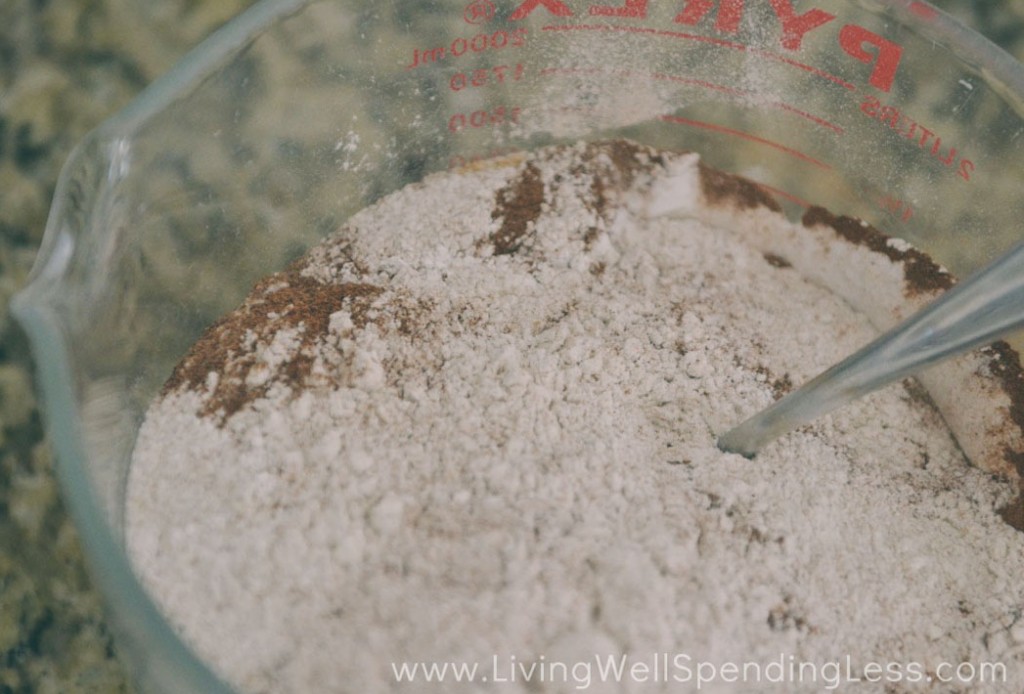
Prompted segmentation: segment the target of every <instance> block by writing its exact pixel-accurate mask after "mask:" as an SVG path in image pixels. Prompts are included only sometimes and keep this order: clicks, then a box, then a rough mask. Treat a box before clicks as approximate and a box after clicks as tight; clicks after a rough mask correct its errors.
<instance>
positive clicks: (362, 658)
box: [127, 143, 1024, 693]
mask: <svg viewBox="0 0 1024 694" xmlns="http://www.w3.org/2000/svg"><path fill="white" fill-rule="evenodd" d="M652 156H654V155H653V154H651V153H648V152H646V151H643V150H640V149H638V148H634V147H631V146H627V145H625V144H623V143H618V144H614V145H607V146H604V147H593V146H592V147H582V146H579V147H576V148H572V149H569V148H563V149H554V150H545V151H542V152H541V153H540V154H533V155H530V158H529V159H525V160H524V159H523V158H519V159H511V160H506V161H504V162H495V163H492V164H491V165H490V166H485V167H480V168H478V169H477V170H475V171H472V172H461V173H452V174H447V175H438V176H433V177H431V178H429V179H428V180H427V181H425V182H424V183H421V184H417V185H414V186H411V187H409V188H407V189H405V190H403V191H401V192H399V193H396V194H394V195H392V196H390V197H388V198H386V199H384V200H382V201H381V202H380V203H379V204H377V205H375V206H374V207H373V208H371V209H368V210H366V211H364V212H363V213H360V214H359V215H357V216H356V217H355V218H353V219H352V220H350V222H349V223H348V224H347V225H346V227H345V228H344V229H342V230H341V231H340V232H339V234H338V235H337V236H336V237H334V238H333V239H331V240H329V241H328V242H327V243H326V244H325V245H322V246H321V247H320V248H318V249H317V250H316V251H314V252H313V253H312V255H311V257H310V258H308V259H307V260H306V261H305V262H304V264H303V265H301V266H298V267H297V268H293V269H292V270H291V271H290V272H289V273H282V274H279V275H277V276H274V277H273V278H271V279H269V280H267V281H265V282H264V283H262V284H261V285H260V286H258V287H257V289H256V290H255V291H254V294H253V295H252V297H251V298H250V299H249V300H248V302H247V304H246V306H245V307H243V309H242V310H241V311H240V312H239V313H237V314H236V315H235V316H234V317H233V318H229V319H228V320H227V321H226V322H224V323H221V324H219V325H218V326H215V328H214V329H213V331H212V332H211V334H210V335H208V336H207V338H204V340H205V342H201V343H200V345H198V346H197V348H196V349H195V350H194V352H193V353H192V354H191V355H190V357H188V358H187V359H186V360H185V362H184V363H183V364H182V365H181V366H180V367H179V370H178V371H177V372H176V373H175V375H174V376H173V377H172V379H171V382H170V383H169V386H168V389H167V392H166V394H165V396H164V397H162V399H160V400H159V401H158V402H156V403H155V404H154V406H153V407H152V409H151V410H150V412H149V414H148V416H147V420H146V422H145V424H144V425H143V427H142V431H141V433H140V437H139V441H138V446H137V450H136V454H135V460H134V465H133V468H132V475H131V478H130V482H129V494H128V502H127V503H128V508H127V517H128V544H129V549H130V552H131V555H132V558H133V560H134V562H135V564H136V566H137V567H138V570H139V572H140V574H141V575H142V577H143V579H144V581H145V583H146V585H147V586H148V587H149V588H150V590H151V592H152V594H153V595H154V596H155V598H156V599H157V601H158V603H159V604H160V605H161V607H162V608H163V609H164V610H165V612H166V613H167V614H168V615H169V617H170V619H171V621H172V622H173V623H174V624H175V625H176V626H177V627H178V628H179V629H180V630H181V632H182V633H183V634H184V636H185V637H186V638H187V640H188V641H189V642H190V643H192V644H194V647H195V649H196V651H197V652H198V653H199V654H201V656H202V657H203V658H204V659H206V660H207V661H208V662H210V663H211V664H213V666H214V667H215V669H216V670H217V671H218V672H220V673H222V674H223V675H224V677H225V678H226V679H227V680H228V681H230V682H231V683H232V684H234V685H235V686H237V687H238V688H239V690H240V691H243V692H251V693H257V692H260V693H262V692H379V691H392V690H399V691H409V692H421V691H453V692H461V691H466V692H471V691H486V692H492V691H493V692H556V691H557V692H561V691H580V690H584V689H585V690H586V691H595V692H596V691H601V692H604V691H607V692H620V691H627V692H628V691H637V692H647V691H662V690H671V691H692V690H693V689H695V683H694V682H692V681H691V682H690V683H689V684H680V683H679V682H677V681H670V682H669V683H667V684H666V683H665V682H664V677H663V675H668V677H669V678H670V679H671V678H677V679H678V678H685V677H686V676H687V672H689V673H690V674H691V675H693V676H694V677H695V676H696V667H697V663H698V662H700V661H707V662H708V663H710V664H712V665H713V666H715V667H725V668H727V667H728V664H729V663H735V664H737V665H740V666H742V665H743V664H744V663H755V664H759V665H761V666H766V665H768V664H769V663H771V662H773V661H774V662H776V663H778V664H779V665H780V666H781V665H782V664H787V665H786V666H787V667H790V666H792V665H794V664H798V663H801V662H807V663H810V664H812V665H813V666H814V667H816V668H818V669H817V670H816V672H815V673H813V674H816V676H817V681H816V682H815V681H813V680H812V679H811V678H812V672H811V671H810V670H807V669H805V671H804V672H803V679H804V682H803V683H802V684H801V683H800V682H793V681H791V680H785V679H784V681H782V682H778V681H776V682H774V683H773V682H768V681H762V682H760V683H757V682H756V681H754V680H753V679H751V677H752V676H753V673H754V672H755V670H751V669H748V672H747V676H748V679H747V681H746V683H743V681H742V680H739V681H736V680H735V679H734V681H736V683H729V682H728V681H727V680H728V677H726V678H725V679H722V678H719V679H718V680H717V681H715V682H712V683H706V684H704V685H703V689H702V691H718V692H751V691H755V692H756V691H778V692H797V691H824V690H825V689H826V687H827V686H828V685H829V683H830V682H832V679H834V678H833V677H832V676H833V675H834V676H837V677H838V676H845V675H846V672H847V667H849V672H850V675H851V676H854V677H856V676H861V677H867V678H871V677H876V676H877V677H876V678H877V679H878V680H879V681H880V683H879V684H867V683H861V684H860V685H859V686H858V687H857V688H856V691H857V692H882V691H896V692H902V691H943V692H948V691H961V690H964V691H967V690H970V686H969V685H967V684H955V683H954V684H953V685H944V686H943V687H941V688H940V687H938V686H937V683H934V682H933V683H932V684H933V685H936V686H935V687H934V688H930V687H927V686H924V685H921V684H917V685H910V684H907V683H905V682H902V683H901V682H893V681H892V679H891V678H892V677H893V675H892V673H893V670H892V668H900V672H901V673H902V675H904V676H905V677H906V678H909V679H913V677H914V673H915V672H916V673H917V676H918V677H923V676H925V674H927V673H931V674H933V675H934V674H936V673H937V672H938V668H939V666H940V664H941V663H943V662H949V663H953V664H958V663H960V662H969V663H972V664H974V665H975V666H979V664H980V663H981V662H982V661H1001V662H1002V663H1004V664H1005V666H1006V668H1007V669H1008V678H1009V680H1008V681H1009V683H1008V684H1006V685H991V684H989V685H975V686H976V687H977V689H976V691H986V692H989V691H991V692H1003V691H1005V692H1010V691H1019V690H1020V686H1021V682H1022V681H1024V680H1022V679H1021V662H1022V655H1021V654H1022V652H1024V620H1021V619H1020V617H1021V605H1022V600H1024V579H1022V577H1024V552H1022V550H1024V535H1022V534H1021V533H1019V532H1018V531H1016V530H1014V529H1012V528H1010V527H1009V526H1007V525H1006V524H1005V523H1004V522H1003V521H1002V519H1000V518H999V516H998V515H997V514H996V513H995V511H994V509H995V508H997V507H999V506H1001V505H1002V504H1005V503H1006V502H1007V501H1008V500H1009V499H1010V497H1011V496H1012V492H1011V490H1010V485H1008V484H1007V483H1005V482H1000V481H998V480H996V479H994V478H993V477H992V476H990V475H988V474H985V473H983V472H981V471H979V470H977V469H974V468H972V467H969V466H968V464H967V463H966V462H965V460H964V459H963V456H962V454H961V453H960V452H959V450H958V448H957V446H956V445H955V443H954V442H953V440H952V439H951V436H950V434H949V432H948V430H947V429H946V427H945V425H944V424H943V421H942V419H941V417H940V416H939V415H938V414H937V413H936V412H935V411H934V409H932V408H931V407H930V406H929V405H928V404H927V403H926V400H925V399H924V398H922V397H920V396H919V395H918V394H917V391H916V389H915V388H914V387H911V386H907V385H900V386H894V387H891V388H889V389H887V390H884V391H882V392H880V393H877V394H875V395H873V396H871V397H868V398H866V399H864V400H862V401H861V402H858V403H856V404H854V405H853V406H851V407H849V408H846V409H844V410H842V411H840V412H839V413H837V414H835V415H833V416H832V417H827V418H824V419H823V420H821V421H820V422H818V423H816V424H815V425H813V426H812V427H809V428H807V429H805V430H803V431H800V432H797V433H794V434H792V435H790V436H788V437H786V438H784V439H782V440H780V441H779V442H777V443H776V444H773V445H772V446H770V447H768V448H767V449H766V450H765V451H764V452H763V453H762V454H761V455H760V456H759V457H758V458H757V459H756V460H754V461H750V460H745V459H743V458H741V457H738V456H734V455H727V454H724V453H721V452H719V451H718V450H717V448H716V447H715V433H720V432H721V431H724V430H725V429H726V428H728V427H729V426H730V425H732V424H734V423H735V422H737V421H738V420H739V419H740V418H741V417H742V416H745V415H749V414H751V413H752V412H753V411H755V410H756V409H758V408H760V407H762V406H764V405H767V404H768V403H769V402H771V401H772V400H773V399H774V398H775V397H776V394H777V393H778V392H782V391H784V390H786V389H787V388H788V387H790V384H798V383H800V382H802V381H803V380H805V379H806V378H808V377H810V376H812V375H814V373H816V372H818V371H819V370H821V369H822V368H823V367H825V366H828V365H829V364H831V363H832V362H834V361H835V360H836V359H838V358H839V357H841V356H844V355H845V354H847V353H849V352H850V351H852V350H853V349H855V348H856V347H858V346H860V345H861V344H862V343H863V342H865V341H866V340H868V339H869V338H870V337H871V336H872V335H873V329H872V328H871V326H870V325H869V324H868V323H867V321H866V319H864V318H863V317H861V316H860V315H859V314H857V313H855V312H853V311H852V310H851V309H850V308H849V307H848V306H847V305H846V304H845V303H844V302H843V301H841V300H840V299H838V298H837V297H836V296H835V295H833V294H831V293H830V292H828V291H825V290H823V289H821V288H819V287H817V286H815V285H812V284H810V283H808V282H806V281H805V280H803V279H802V278H801V276H800V275H798V274H797V272H796V271H795V270H793V269H792V268H790V267H787V263H786V262H785V260H784V258H785V250H786V249H785V248H780V249H779V251H778V254H777V255H767V256H766V255H765V254H763V253H762V252H761V251H757V250H754V249H753V248H752V247H751V246H749V245H746V244H744V243H741V242H740V241H739V240H738V238H737V237H736V236H734V235H733V234H732V233H730V232H728V231H723V230H721V229H714V228H711V227H709V226H708V225H707V224H705V223H703V222H701V221H698V220H696V219H693V218H681V217H678V216H677V217H668V216H657V215H653V216H652V212H658V211H659V210H660V208H662V207H664V206H665V204H666V203H670V206H671V207H675V208H678V207H682V208H684V209H690V210H691V211H692V213H693V215H697V214H698V213H699V212H700V209H701V207H702V205H703V204H704V203H703V202H702V199H703V198H702V195H701V185H700V181H699V176H698V173H697V169H696V166H695V158H694V157H692V156H672V157H668V159H669V160H670V161H671V162H672V166H671V167H670V168H672V169H673V171H674V172H675V178H674V179H673V183H672V185H671V186H669V187H667V188H665V187H663V188H662V189H660V192H657V191H656V192H654V193H651V192H650V189H651V185H652V184H651V178H652V176H655V177H656V176H657V175H661V174H659V173H658V172H661V171H662V167H661V165H660V164H659V162H660V161H661V159H659V158H658V157H654V158H655V159H656V160H657V161H652V160H651V157H652ZM666 194H671V195H672V196H675V197H671V198H665V195H666ZM492 210H493V211H492ZM648 217H650V218H648ZM777 223H778V224H787V223H786V222H784V221H782V219H781V217H780V218H779V219H778V222H777ZM868 281H869V280H868ZM322 282H327V283H328V284H327V285H324V284H321V283H322ZM303 307H305V308H303ZM216 345H219V348H218V347H216ZM243 346H244V349H243ZM232 350H233V351H232ZM211 368H216V369H217V370H219V371H221V372H222V374H221V375H220V376H213V375H209V371H210V369H211ZM608 656H613V657H615V658H616V659H620V658H623V657H625V658H627V661H626V662H627V665H631V664H633V663H635V662H639V663H645V664H647V665H648V666H651V667H652V668H653V669H652V670H651V671H650V672H648V674H647V676H646V677H644V676H642V673H643V670H642V668H641V669H640V670H638V671H634V672H633V673H632V674H631V673H629V672H627V673H624V674H623V675H621V676H619V677H615V676H614V675H609V676H607V677H606V679H610V680H612V681H608V682H601V681H600V680H601V678H602V676H601V675H600V674H599V669H598V666H597V665H596V662H597V661H596V660H595V659H601V660H602V662H604V661H603V659H604V658H607V657H608ZM666 658H667V659H668V661H667V662H666V660H665V659H666ZM420 661H422V662H433V663H437V664H438V665H440V664H443V663H446V662H453V663H457V664H458V663H466V664H478V670H477V672H476V681H475V683H474V684H463V685H456V684H454V683H453V682H452V680H449V681H448V682H447V683H446V684H444V685H437V684H435V685H433V686H430V685H427V684H425V683H424V682H423V681H422V680H420V681H419V683H417V684H405V685H399V684H397V683H396V678H395V674H394V671H393V665H394V667H399V666H400V664H401V663H403V662H404V663H406V664H407V665H410V666H411V665H412V663H414V662H420ZM847 661H848V662H847ZM616 662H619V661H618V660H617V661H616ZM836 662H839V663H841V664H842V668H841V669H838V670H837V669H834V668H831V667H830V666H829V663H836ZM659 663H660V664H659ZM872 663H878V664H880V665H881V666H882V667H889V668H890V669H889V670H883V671H881V675H878V673H876V672H875V671H874V670H873V669H872V668H873V666H872V665H871V664H872ZM559 664H562V665H563V666H564V667H561V666H560V665H559ZM581 664H586V667H584V666H583V665H581ZM915 665H916V669H915ZM531 667H532V670H531ZM761 672H762V676H763V677H765V678H767V679H771V678H772V676H773V673H775V672H776V670H774V669H771V668H769V669H765V670H762V671H761ZM942 672H944V673H945V674H949V671H946V670H943V671H942ZM707 673H708V671H707V670H705V674H707ZM939 674H941V673H939ZM485 678H486V679H485ZM887 678H888V679H887ZM502 680H504V681H502ZM513 680H514V681H513ZM584 685H587V686H586V687H584ZM887 685H888V686H889V687H890V689H885V686H887Z"/></svg>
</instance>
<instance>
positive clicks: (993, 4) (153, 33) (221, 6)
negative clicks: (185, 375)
mask: <svg viewBox="0 0 1024 694" xmlns="http://www.w3.org/2000/svg"><path fill="white" fill-rule="evenodd" d="M251 2H252V0H3V2H0V694H13V693H19V694H20V693H22V692H24V693H29V692H32V693H39V694H49V693H51V692H52V693H54V694H58V693H59V694H75V693H78V692H83V693H85V692H88V693H95V692H102V693H104V694H106V693H115V692H125V691H130V687H129V686H128V684H127V683H126V682H125V679H124V675H123V672H122V670H121V668H120V667H119V665H118V663H117V660H116V656H115V651H114V646H113V644H112V643H111V638H110V635H109V634H108V632H107V629H106V627H105V625H104V621H103V616H102V612H101V608H100V602H99V598H98V596H97V595H96V594H95V592H94V591H93V590H92V588H91V586H90V582H89V578H88V576H87V575H86V573H85V569H84V567H83V561H82V556H81V552H80V549H79V547H78V541H77V537H76V533H75V531H74V529H73V527H72V526H71V524H70V522H69V520H68V519H67V517H66V515H65V512H64V509H63V506H62V504H61V501H60V498H59V495H58V491H57V486H56V483H55V480H54V477H53V473H52V463H51V455H50V449H49V447H48V445H47V443H46V440H45V436H44V433H43V429H42V424H41V422H40V415H39V412H38V410H37V407H36V400H35V397H34V395H33V389H32V374H31V362H30V357H29V354H28V349H27V344H26V340H25V337H24V335H23V334H22V333H21V331H20V329H19V328H18V327H17V326H16V325H14V324H13V323H12V321H11V320H10V319H9V316H8V313H7V304H8V301H9V299H10V297H11V295H12V294H13V293H14V292H15V291H17V289H18V288H19V287H20V286H21V285H22V283H23V282H24V281H25V278H26V276H27V274H28V272H29V269H30V267H31V264H32V260H33V257H34V255H35V249H36V247H37V246H38V244H39V242H40V238H41V236H42V232H43V228H44V225H45V222H46V214H47V209H48V207H49V202H50V197H51V195H52V193H53V188H54V185H55V182H56V179H57V175H58V173H59V172H60V167H61V165H62V163H63V161H64V160H65V158H66V157H67V155H68V153H69V152H70V151H71V148H72V147H73V146H74V144H75V143H76V142H77V141H78V140H79V139H81V138H82V136H83V135H84V134H85V133H86V132H87V131H89V130H90V129H92V128H93V127H95V126H96V125H97V124H98V123H99V122H100V121H102V120H103V119H104V118H105V117H107V116H108V115H110V114H111V113H113V112H114V111H115V110H117V109H118V108H120V107H121V106H123V105H124V104H125V103H126V102H127V101H129V100H130V99H131V98H132V97H133V96H134V95H135V94H137V93H138V92H139V91H140V90H141V89H142V88H143V87H144V86H145V85H146V84H147V83H148V82H149V81H151V80H152V79H154V78H155V77H156V76H158V75H159V74H161V73H162V72H163V71H165V70H167V69H168V68H169V67H170V66H171V65H172V64H173V63H174V62H175V61H176V60H177V59H178V58H179V57H180V56H181V55H182V54H183V53H184V52H185V51H186V50H187V49H188V48H189V47H191V46H192V45H194V44H195V43H197V42H198V41H200V40H201V39H202V38H203V37H204V36H206V35H207V34H208V33H209V32H211V31H212V30H213V29H215V28H216V27H218V26H219V25H220V24H222V23H223V22H224V21H226V20H227V19H229V18H230V17H231V16H233V15H234V14H236V13H238V12H239V11H241V10H242V9H244V8H245V7H246V6H248V5H249V4H251ZM804 4H809V3H806V2H805V3H804ZM934 4H936V5H938V6H939V7H941V8H943V9H945V10H947V11H949V12H951V13H953V14H954V15H956V16H958V17H959V18H961V19H962V20H963V21H965V22H966V23H968V24H970V25H972V26H974V27H975V28H977V29H978V30H979V31H981V32H982V33H984V34H986V35H987V36H988V37H989V38H991V39H993V40H995V41H996V42H998V43H1000V44H1001V45H1003V47H1004V48H1006V49H1007V50H1009V51H1010V52H1011V53H1013V54H1014V55H1016V56H1017V57H1018V58H1020V59H1024V3H1021V2H1019V0H985V1H984V2H968V0H941V1H936V2H935V3H934Z"/></svg>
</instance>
